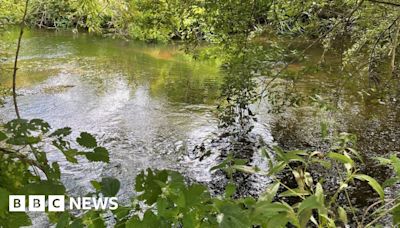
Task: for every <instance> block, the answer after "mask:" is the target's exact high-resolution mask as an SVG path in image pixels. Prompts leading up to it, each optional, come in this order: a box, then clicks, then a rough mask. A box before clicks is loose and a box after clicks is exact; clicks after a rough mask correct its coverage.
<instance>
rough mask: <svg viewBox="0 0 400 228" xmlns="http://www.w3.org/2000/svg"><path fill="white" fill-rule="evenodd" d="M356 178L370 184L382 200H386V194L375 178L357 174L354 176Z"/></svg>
mask: <svg viewBox="0 0 400 228" xmlns="http://www.w3.org/2000/svg"><path fill="white" fill-rule="evenodd" d="M354 178H356V179H358V180H361V181H367V182H368V184H369V185H370V186H371V187H372V188H373V189H374V190H375V191H376V192H377V193H378V195H379V197H380V198H381V200H384V199H385V192H384V191H383V189H382V186H381V185H380V184H379V183H378V182H377V181H376V180H375V179H374V178H372V177H370V176H368V175H365V174H356V175H354Z"/></svg>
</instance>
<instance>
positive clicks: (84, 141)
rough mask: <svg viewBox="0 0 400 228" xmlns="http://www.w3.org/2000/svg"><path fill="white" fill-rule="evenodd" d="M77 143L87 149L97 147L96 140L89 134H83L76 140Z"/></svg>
mask: <svg viewBox="0 0 400 228" xmlns="http://www.w3.org/2000/svg"><path fill="white" fill-rule="evenodd" d="M76 142H78V143H79V145H81V146H83V147H86V148H95V147H96V146H97V141H96V138H95V137H93V135H91V134H89V133H87V132H82V133H81V134H80V136H79V137H78V138H77V139H76Z"/></svg>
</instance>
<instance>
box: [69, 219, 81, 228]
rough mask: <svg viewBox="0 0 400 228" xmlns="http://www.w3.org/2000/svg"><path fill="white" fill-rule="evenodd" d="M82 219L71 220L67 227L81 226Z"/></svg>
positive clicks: (77, 227) (75, 227) (78, 227)
mask: <svg viewBox="0 0 400 228" xmlns="http://www.w3.org/2000/svg"><path fill="white" fill-rule="evenodd" d="M83 227H84V226H83V221H82V219H76V220H75V221H73V222H72V223H71V225H70V226H69V228H83Z"/></svg>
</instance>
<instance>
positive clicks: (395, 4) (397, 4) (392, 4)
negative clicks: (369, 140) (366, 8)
mask: <svg viewBox="0 0 400 228" xmlns="http://www.w3.org/2000/svg"><path fill="white" fill-rule="evenodd" d="M368 1H369V2H374V3H379V4H385V5H390V6H396V7H400V3H394V2H386V1H380V0H368Z"/></svg>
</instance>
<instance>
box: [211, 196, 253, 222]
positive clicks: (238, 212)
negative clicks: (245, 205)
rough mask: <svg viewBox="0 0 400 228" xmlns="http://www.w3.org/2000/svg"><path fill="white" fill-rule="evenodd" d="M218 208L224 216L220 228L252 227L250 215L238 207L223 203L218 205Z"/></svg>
mask: <svg viewBox="0 0 400 228" xmlns="http://www.w3.org/2000/svg"><path fill="white" fill-rule="evenodd" d="M217 207H218V210H219V212H220V213H221V214H222V220H221V222H220V224H219V227H220V228H243V227H249V226H250V220H249V217H248V214H247V213H246V211H244V210H242V209H241V208H240V207H239V206H238V205H236V204H233V203H229V202H223V203H221V204H219V205H217Z"/></svg>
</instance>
